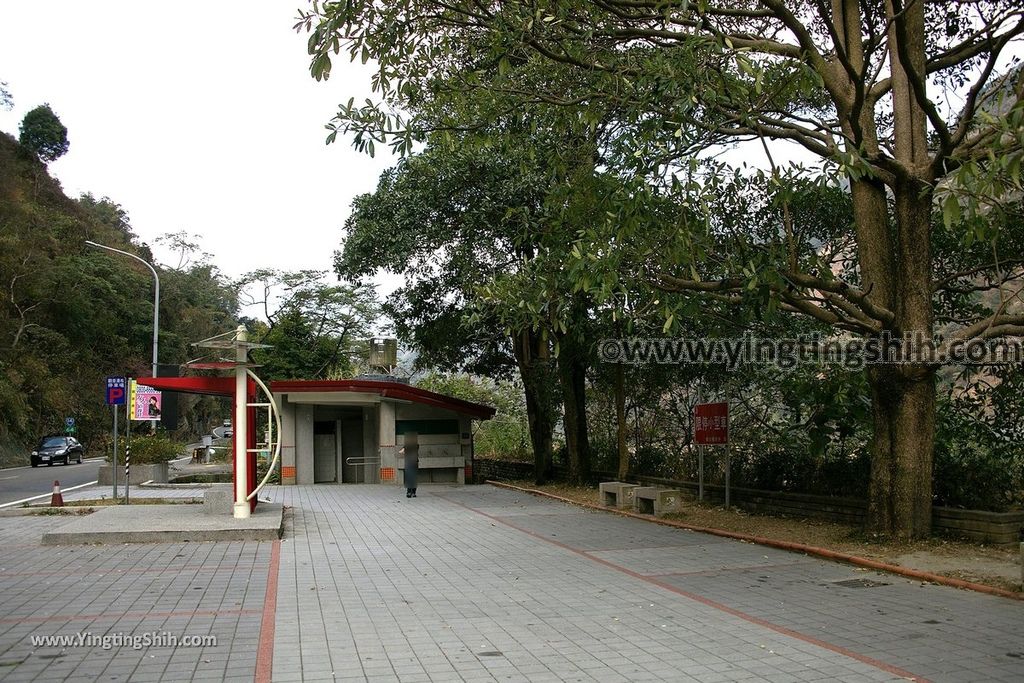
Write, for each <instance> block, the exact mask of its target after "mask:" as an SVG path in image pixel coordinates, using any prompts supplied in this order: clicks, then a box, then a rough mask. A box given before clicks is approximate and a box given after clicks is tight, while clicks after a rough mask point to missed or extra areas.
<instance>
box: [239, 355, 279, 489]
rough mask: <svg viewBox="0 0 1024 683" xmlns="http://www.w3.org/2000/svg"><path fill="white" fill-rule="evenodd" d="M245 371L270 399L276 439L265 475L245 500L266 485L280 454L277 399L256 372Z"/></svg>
mask: <svg viewBox="0 0 1024 683" xmlns="http://www.w3.org/2000/svg"><path fill="white" fill-rule="evenodd" d="M245 372H246V374H248V375H249V377H251V378H252V379H253V381H254V382H256V384H257V385H259V387H260V389H262V390H263V393H264V394H266V395H267V398H268V399H270V403H269V404H268V405H267V408H268V410H269V411H270V412H271V413H273V414H274V421H275V422H276V423H277V441H275V442H274V459H273V460H272V461H271V462H270V467H268V468H267V476H265V477H263V481H261V482H260V484H259V486H257V487H256V488H255V489H253V492H252V493H250V494H249V495H248V496H246V498H245V499H246V500H252V499H253V498H254V497H255V496H256V494H258V493H259V492H260V490H262V489H263V487H264V486H266V485H267V482H268V481H269V480H270V475H271V474H273V473H274V467H275V466H276V465H277V459H278V456H280V455H281V431H282V429H281V410H280V409H279V408H278V407H277V401H275V400H274V395H273V394H272V393H270V389H268V388H267V385H266V384H264V383H263V380H261V379H260V378H259V377H257V376H256V373H254V372H253V371H252V370H249V369H248V368H246V370H245Z"/></svg>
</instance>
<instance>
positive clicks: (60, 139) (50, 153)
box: [18, 104, 70, 163]
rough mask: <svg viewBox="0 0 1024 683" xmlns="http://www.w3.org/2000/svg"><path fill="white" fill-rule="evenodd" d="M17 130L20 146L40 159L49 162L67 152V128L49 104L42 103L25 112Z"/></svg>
mask: <svg viewBox="0 0 1024 683" xmlns="http://www.w3.org/2000/svg"><path fill="white" fill-rule="evenodd" d="M18 130H19V131H20V132H21V136H20V137H19V139H18V141H19V142H20V143H21V145H22V147H24V148H25V149H27V150H28V151H30V152H32V153H33V154H35V155H36V156H37V157H38V158H39V159H40V161H43V162H45V163H50V162H51V161H53V160H55V159H58V158H60V157H62V156H64V155H65V154H67V151H68V147H70V143H69V142H68V129H67V128H65V127H64V124H62V123H61V122H60V119H59V118H57V115H56V114H54V113H53V110H52V109H50V105H49V104H42V105H39V106H38V107H36V108H35V109H33V110H32V111H30V112H29V113H27V114H25V118H24V119H22V121H21V125H20V126H19V128H18Z"/></svg>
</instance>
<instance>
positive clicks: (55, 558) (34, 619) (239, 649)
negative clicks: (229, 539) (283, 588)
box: [0, 516, 272, 682]
mask: <svg viewBox="0 0 1024 683" xmlns="http://www.w3.org/2000/svg"><path fill="white" fill-rule="evenodd" d="M67 521H68V520H67V518H65V517H34V516H33V517H6V518H0V548H2V550H0V553H2V554H0V680H3V681H5V682H7V681H12V682H13V681H63V680H68V681H132V682H136V681H138V682H145V681H185V680H190V679H193V680H210V681H220V680H235V681H246V682H251V681H252V680H253V675H254V672H255V666H256V664H255V659H256V648H257V642H258V637H259V629H260V623H261V620H262V615H263V603H264V599H265V591H266V583H267V565H268V558H269V556H270V551H271V546H272V544H270V543H240V542H236V543H178V544H138V545H120V546H75V547H43V546H41V545H40V544H39V541H40V539H41V537H42V534H43V533H44V532H45V531H49V530H51V529H54V528H56V527H58V526H60V525H61V524H64V523H66V522H67ZM153 632H156V633H162V632H167V633H171V634H174V635H175V636H177V637H181V636H186V635H187V636H207V635H212V636H216V637H217V645H216V646H215V647H202V648H193V647H189V648H185V647H179V648H168V647H151V648H145V649H139V650H135V649H131V648H111V649H109V650H104V649H103V648H102V646H94V647H65V648H61V647H35V646H33V643H32V642H31V637H32V636H49V635H66V636H75V635H76V634H79V633H82V634H85V633H89V634H92V635H93V637H96V638H100V637H102V636H104V635H108V636H112V635H114V634H119V633H121V634H129V635H132V636H142V635H144V634H147V633H153Z"/></svg>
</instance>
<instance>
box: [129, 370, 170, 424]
mask: <svg viewBox="0 0 1024 683" xmlns="http://www.w3.org/2000/svg"><path fill="white" fill-rule="evenodd" d="M129 404H130V405H131V419H133V420H159V419H160V413H161V411H162V408H163V397H162V395H161V394H160V392H159V391H157V390H156V389H153V388H152V387H147V386H143V385H140V384H137V383H136V382H135V380H132V386H131V397H130V402H129Z"/></svg>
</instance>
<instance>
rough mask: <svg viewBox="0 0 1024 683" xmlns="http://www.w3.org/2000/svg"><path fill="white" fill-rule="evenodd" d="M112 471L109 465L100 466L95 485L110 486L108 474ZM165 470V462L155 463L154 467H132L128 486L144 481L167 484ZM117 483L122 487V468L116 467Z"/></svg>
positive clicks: (166, 466) (166, 467)
mask: <svg viewBox="0 0 1024 683" xmlns="http://www.w3.org/2000/svg"><path fill="white" fill-rule="evenodd" d="M112 469H113V467H112V466H111V465H102V466H101V467H100V472H99V476H98V477H97V483H98V484H99V485H100V486H111V485H112V484H113V482H112V481H111V479H110V472H111V470H112ZM167 469H168V465H167V463H165V462H161V463H156V464H154V465H132V469H131V480H130V481H129V483H130V484H141V483H143V482H146V481H155V482H158V483H161V484H166V483H167ZM117 483H118V484H119V485H122V486H123V485H124V467H123V466H120V467H118V472H117Z"/></svg>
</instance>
